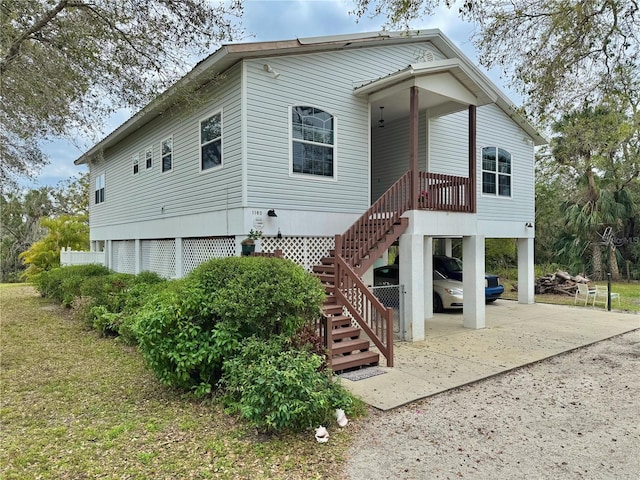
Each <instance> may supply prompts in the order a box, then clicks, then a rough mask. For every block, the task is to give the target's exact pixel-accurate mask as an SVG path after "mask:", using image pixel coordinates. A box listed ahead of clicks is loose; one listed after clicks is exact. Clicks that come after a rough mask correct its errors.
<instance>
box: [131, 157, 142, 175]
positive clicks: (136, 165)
mask: <svg viewBox="0 0 640 480" xmlns="http://www.w3.org/2000/svg"><path fill="white" fill-rule="evenodd" d="M131 165H132V167H133V174H134V175H138V174H139V173H140V155H138V154H137V153H134V154H133V155H132V156H131Z"/></svg>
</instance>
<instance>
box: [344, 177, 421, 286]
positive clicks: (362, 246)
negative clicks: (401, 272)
mask: <svg viewBox="0 0 640 480" xmlns="http://www.w3.org/2000/svg"><path fill="white" fill-rule="evenodd" d="M411 176H412V175H411V171H408V172H407V173H405V174H404V175H403V176H402V177H400V178H399V179H398V180H397V181H396V182H395V183H394V184H393V185H392V186H391V187H390V188H389V189H388V190H387V191H386V192H385V193H384V194H383V195H382V196H381V197H380V198H378V200H376V201H375V202H374V203H373V205H371V207H369V209H368V210H367V211H366V212H364V213H363V214H362V215H361V216H360V218H358V220H356V221H355V223H354V224H353V225H351V227H349V228H348V229H347V231H346V232H344V233H343V234H342V235H339V236H340V237H341V238H342V242H341V246H340V248H338V246H337V245H336V256H340V257H342V258H343V259H344V260H345V261H346V262H347V263H348V264H349V266H350V267H351V268H352V269H353V270H354V271H355V272H356V273H358V274H362V273H364V272H365V271H366V270H367V269H368V268H369V267H370V266H371V265H373V263H374V262H375V261H376V259H377V258H378V257H379V256H380V255H381V254H382V252H383V251H384V250H386V248H388V247H389V246H390V245H391V244H392V243H393V242H394V241H395V240H397V239H398V237H399V236H400V234H401V233H402V232H403V231H404V230H406V228H407V225H408V223H406V221H403V220H401V219H400V216H401V215H402V214H403V213H404V212H406V211H407V210H409V209H410V208H411ZM394 237H395V238H394ZM374 250H377V251H378V252H379V253H380V255H375V256H374V255H371V252H372V251H374Z"/></svg>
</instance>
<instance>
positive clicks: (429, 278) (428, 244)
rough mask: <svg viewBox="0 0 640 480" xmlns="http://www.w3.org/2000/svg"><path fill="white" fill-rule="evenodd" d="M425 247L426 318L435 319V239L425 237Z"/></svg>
mask: <svg viewBox="0 0 640 480" xmlns="http://www.w3.org/2000/svg"><path fill="white" fill-rule="evenodd" d="M423 245H424V248H423V251H424V254H423V255H424V277H423V278H424V318H433V237H424V241H423ZM423 323H424V322H423Z"/></svg>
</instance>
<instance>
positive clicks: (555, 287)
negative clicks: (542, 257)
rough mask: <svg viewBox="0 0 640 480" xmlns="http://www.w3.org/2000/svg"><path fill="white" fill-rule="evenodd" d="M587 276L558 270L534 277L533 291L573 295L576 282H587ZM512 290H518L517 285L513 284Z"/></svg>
mask: <svg viewBox="0 0 640 480" xmlns="http://www.w3.org/2000/svg"><path fill="white" fill-rule="evenodd" d="M589 282H591V280H589V279H588V278H587V277H585V276H582V275H576V276H573V275H570V274H569V273H567V272H562V271H560V270H558V271H557V272H556V273H552V274H548V275H544V276H543V277H538V278H536V283H535V286H534V292H535V293H536V294H545V293H553V294H556V295H569V296H574V295H575V294H576V290H577V289H578V287H577V286H576V285H577V284H578V283H589ZM513 291H516V292H517V291H518V287H517V285H514V288H513Z"/></svg>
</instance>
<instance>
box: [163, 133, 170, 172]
mask: <svg viewBox="0 0 640 480" xmlns="http://www.w3.org/2000/svg"><path fill="white" fill-rule="evenodd" d="M171 169H173V137H169V138H167V139H166V140H163V142H162V171H163V172H168V171H170V170H171Z"/></svg>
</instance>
